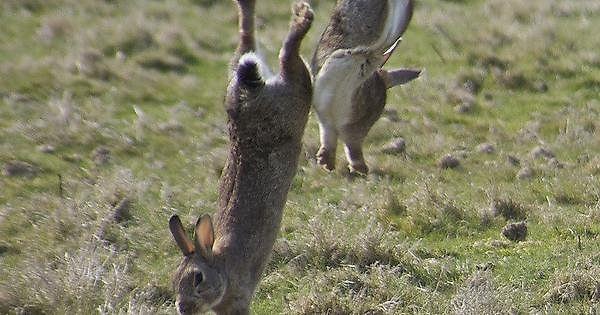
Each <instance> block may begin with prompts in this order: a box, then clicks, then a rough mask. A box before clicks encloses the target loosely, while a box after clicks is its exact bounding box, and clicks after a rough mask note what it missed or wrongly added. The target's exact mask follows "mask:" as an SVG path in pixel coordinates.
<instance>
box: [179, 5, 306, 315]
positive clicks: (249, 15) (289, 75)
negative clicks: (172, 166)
mask: <svg viewBox="0 0 600 315" xmlns="http://www.w3.org/2000/svg"><path fill="white" fill-rule="evenodd" d="M237 4H238V8H239V25H240V41H239V45H238V48H237V51H236V54H235V57H234V59H233V61H232V73H231V78H230V84H229V87H228V89H227V95H226V98H225V108H226V111H227V114H228V123H227V125H228V131H229V139H230V146H229V155H228V158H227V162H226V164H225V168H224V170H223V173H222V176H221V180H220V183H219V209H218V211H217V213H216V217H215V224H214V238H211V237H210V235H212V233H209V232H206V231H204V232H202V231H203V230H202V228H201V227H200V226H201V225H202V224H203V223H202V222H206V220H209V219H204V221H203V220H202V219H201V220H200V221H199V222H198V225H197V228H196V244H199V245H197V246H193V248H195V249H192V250H191V252H192V253H188V254H186V251H187V252H190V246H189V244H190V243H191V242H189V241H182V243H183V245H181V244H180V241H178V244H179V247H180V248H181V249H182V251H183V253H184V255H186V256H187V257H186V258H184V261H183V262H182V267H180V271H179V272H178V273H177V275H176V277H175V279H176V281H175V282H176V283H175V289H176V290H178V298H177V301H178V308H179V311H180V312H181V313H187V311H188V310H189V313H193V312H196V311H201V310H202V311H203V310H206V309H207V308H211V309H213V310H214V311H216V312H217V314H247V313H248V312H249V305H250V301H251V298H252V296H253V294H254V291H255V289H256V286H257V284H258V282H259V279H260V277H261V274H262V272H263V270H264V268H265V265H266V263H267V262H268V260H269V257H270V254H271V251H272V247H273V244H274V242H275V238H276V236H277V233H278V232H279V227H280V223H281V218H282V212H283V208H284V205H285V202H286V198H287V193H288V190H289V188H290V184H291V181H292V178H293V177H294V175H295V173H296V168H297V164H298V157H299V154H300V150H301V140H302V135H303V133H304V127H305V125H306V121H307V119H308V112H309V109H310V102H311V95H312V87H311V78H310V74H309V72H308V70H307V68H306V65H305V64H304V62H303V61H302V59H301V58H300V55H299V48H300V43H301V41H302V39H303V37H304V36H305V34H306V33H307V32H308V29H309V28H310V25H311V22H312V19H313V13H312V11H311V9H310V7H309V6H308V4H306V3H305V2H300V3H296V4H295V5H294V8H293V13H294V16H293V19H292V22H291V26H290V31H289V33H288V35H287V38H286V39H285V41H284V44H283V47H282V49H281V51H280V60H279V62H280V73H279V74H278V75H276V76H275V77H272V78H268V79H266V78H264V74H263V73H261V70H260V69H261V67H262V65H261V61H260V60H259V59H258V58H257V57H256V55H254V54H253V53H252V52H253V51H255V39H254V7H255V1H254V0H238V1H237ZM173 226H174V227H173V228H172V231H176V232H174V233H173V235H174V236H175V238H176V240H177V239H178V237H177V236H176V235H177V234H181V232H177V231H178V230H182V228H181V227H178V224H176V223H174V224H173ZM204 226H208V223H205V224H204ZM210 226H211V227H212V223H211V224H210ZM210 231H211V232H212V229H211V230H210ZM203 235H205V237H203ZM207 239H208V240H207ZM211 239H214V243H213V242H212V241H211ZM186 242H187V243H186ZM202 244H206V245H202ZM201 245H202V246H201ZM203 246H204V247H209V248H210V249H211V250H210V251H206V252H205V251H204V250H203V249H202V247H203ZM201 265H202V266H201ZM203 268H204V269H203ZM210 268H212V269H214V271H215V272H214V273H215V274H217V275H218V276H214V277H212V278H214V279H216V281H215V283H216V284H215V285H214V286H212V287H211V288H209V289H210V290H212V289H213V287H214V288H218V287H219V286H220V285H219V282H220V280H219V277H221V278H222V282H223V285H222V286H221V289H222V291H223V292H222V294H221V295H220V296H219V295H218V294H215V293H210V294H209V296H210V298H211V299H212V300H209V301H194V300H193V298H190V297H193V296H194V295H198V294H196V293H194V292H193V291H194V290H197V288H198V286H194V285H191V286H190V285H189V283H190V282H199V281H198V277H199V276H198V273H199V272H200V273H202V272H201V271H203V270H209V271H207V273H210ZM194 275H195V276H194ZM208 277H209V274H206V275H205V274H202V275H201V276H200V278H203V279H206V280H208ZM194 279H196V280H194ZM186 281H187V283H188V284H186ZM200 282H201V281H200ZM182 288H183V289H186V290H188V291H190V288H191V291H192V292H183V291H182ZM212 291H215V292H216V291H218V290H212ZM212 291H211V292H212ZM194 303H196V304H197V305H198V307H196V305H194Z"/></svg>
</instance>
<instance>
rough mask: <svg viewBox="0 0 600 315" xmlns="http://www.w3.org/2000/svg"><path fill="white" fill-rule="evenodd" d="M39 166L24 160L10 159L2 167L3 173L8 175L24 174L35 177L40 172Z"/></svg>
mask: <svg viewBox="0 0 600 315" xmlns="http://www.w3.org/2000/svg"><path fill="white" fill-rule="evenodd" d="M38 171H39V170H38V168H37V167H35V166H33V165H31V164H29V163H27V162H23V161H16V160H14V161H9V162H6V164H4V167H2V175H4V176H8V177H14V176H23V177H33V176H35V175H36V174H37V173H38Z"/></svg>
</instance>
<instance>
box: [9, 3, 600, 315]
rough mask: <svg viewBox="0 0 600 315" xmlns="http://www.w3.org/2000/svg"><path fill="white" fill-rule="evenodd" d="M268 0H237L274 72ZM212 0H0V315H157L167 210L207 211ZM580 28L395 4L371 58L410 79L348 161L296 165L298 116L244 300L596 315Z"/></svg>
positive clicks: (168, 297)
mask: <svg viewBox="0 0 600 315" xmlns="http://www.w3.org/2000/svg"><path fill="white" fill-rule="evenodd" d="M290 4H291V2H290V1H279V0H259V1H258V8H257V14H258V18H257V23H258V37H259V38H260V45H261V47H262V51H263V53H264V54H265V55H266V56H267V57H268V59H269V60H270V61H271V63H272V64H274V65H275V64H276V56H277V52H278V49H279V47H280V43H281V41H282V39H283V37H284V35H285V33H286V32H287V25H288V22H289V18H290ZM311 4H312V6H313V8H314V10H315V13H316V20H315V23H314V24H313V28H312V30H311V32H310V33H309V37H308V38H307V39H306V40H305V41H304V43H303V55H304V57H305V58H307V59H308V58H310V57H311V55H312V50H313V49H314V47H315V45H316V42H317V41H318V38H319V36H320V33H321V31H322V29H323V28H324V26H325V24H326V22H327V20H328V16H327V15H328V13H329V12H330V10H331V8H332V6H333V0H328V1H325V0H318V1H317V0H313V1H312V2H311ZM233 8H234V7H233V3H232V1H226V0H223V1H215V0H179V1H174V0H164V1H151V0H129V1H122V0H106V1H93V0H52V1H43V0H3V1H2V2H1V3H0V21H1V27H0V168H1V169H0V171H1V174H0V313H1V314H4V313H9V314H53V313H64V314H90V313H102V314H105V313H110V314H114V313H119V314H121V313H123V314H125V313H132V314H144V313H163V314H173V313H175V309H174V307H173V303H174V301H173V297H174V294H173V292H172V289H171V287H170V274H171V273H172V271H173V270H174V268H175V267H176V266H177V263H178V261H179V259H180V254H179V251H178V249H177V247H176V246H175V243H174V241H173V240H172V238H171V235H170V233H169V232H168V229H167V220H168V218H169V217H170V215H171V214H173V213H177V214H179V215H180V216H181V217H182V219H183V221H184V224H186V225H190V226H191V224H192V222H195V219H196V218H197V217H198V216H199V215H200V214H202V213H212V212H214V210H215V208H216V199H217V188H216V187H217V181H218V178H219V176H220V171H221V168H222V167H223V165H224V160H225V157H226V156H225V153H226V150H227V134H226V129H225V121H226V116H225V112H224V110H223V108H222V102H223V96H224V92H225V86H226V77H227V67H228V62H229V59H230V57H231V55H232V52H233V49H234V47H235V44H236V35H237V31H236V21H237V17H236V13H235V11H234V9H233ZM598 29H600V3H599V2H598V1H597V0H531V1H520V0H487V1H483V0H479V1H478V0H453V1H450V0H446V1H442V0H419V1H417V8H416V12H415V15H414V17H413V21H412V23H411V25H410V27H409V29H408V31H407V33H406V34H405V36H404V41H403V42H402V44H401V46H400V47H399V49H398V50H397V52H396V53H395V55H394V56H393V57H392V58H391V59H390V62H389V63H388V66H389V67H394V66H408V67H418V68H422V69H424V74H423V75H422V77H421V78H420V79H419V80H417V81H414V82H412V83H410V84H409V85H406V86H402V87H400V88H394V89H393V90H391V91H390V92H389V93H388V105H387V107H386V108H387V110H386V112H385V114H384V115H383V117H382V119H380V121H378V122H377V123H376V124H375V126H374V128H373V129H372V130H371V133H370V134H369V136H368V138H367V141H366V144H365V154H366V158H367V163H368V164H369V165H370V168H371V169H372V172H371V174H370V175H368V176H367V177H365V178H355V177H352V176H349V175H348V174H347V170H346V169H345V166H344V165H343V164H342V163H343V161H344V159H343V157H342V156H341V153H340V155H339V156H338V164H339V167H338V170H336V171H335V172H332V173H326V172H324V171H323V170H321V169H319V168H318V167H317V166H316V162H315V160H314V153H315V152H316V150H317V148H318V144H319V143H318V128H317V124H316V118H315V116H314V114H311V117H310V120H309V123H308V126H307V129H306V132H305V138H304V150H303V151H304V156H303V157H301V159H300V166H299V169H298V174H297V176H296V178H295V180H294V182H293V185H292V189H291V191H290V194H289V198H288V203H287V206H286V209H285V214H284V220H283V224H282V230H281V234H280V239H279V240H278V241H277V243H276V245H275V249H274V253H273V258H272V261H271V262H270V264H269V265H268V267H267V270H266V272H265V274H264V279H263V281H262V282H261V284H260V286H259V289H258V291H257V294H256V298H255V300H254V303H253V312H254V313H256V314H322V313H327V314H346V313H354V314H363V313H369V314H415V313H420V314H505V313H511V314H523V313H534V314H538V313H548V314H556V313H570V314H599V313H600V50H599V49H598V48H599V47H600V36H598V34H597V30H598ZM398 138H402V140H404V142H405V144H406V147H405V149H404V150H402V148H398V147H396V149H397V150H392V149H390V143H392V142H394V141H396V142H398V141H401V140H399V139H398ZM446 155H450V156H451V157H453V158H454V159H455V161H457V162H458V163H454V164H455V165H450V164H452V163H450V164H449V163H448V161H449V160H450V158H444V156H446ZM456 164H457V165H456ZM448 166H455V167H448ZM521 221H525V222H526V224H527V227H528V235H527V238H526V239H525V240H524V241H520V242H514V241H510V240H508V239H507V238H505V237H504V236H503V235H502V233H501V232H502V230H503V228H504V227H505V225H507V224H508V223H514V222H521Z"/></svg>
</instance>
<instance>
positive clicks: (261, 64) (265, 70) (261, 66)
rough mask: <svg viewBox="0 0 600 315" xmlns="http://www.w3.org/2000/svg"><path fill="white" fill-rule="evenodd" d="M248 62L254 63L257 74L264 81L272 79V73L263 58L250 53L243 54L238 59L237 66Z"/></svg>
mask: <svg viewBox="0 0 600 315" xmlns="http://www.w3.org/2000/svg"><path fill="white" fill-rule="evenodd" d="M248 62H252V63H256V65H257V66H258V73H259V74H260V76H261V77H262V78H263V79H264V80H265V81H266V80H268V79H270V78H272V77H273V72H271V69H270V68H269V66H268V65H267V63H266V62H265V61H264V58H262V56H260V55H259V54H257V53H256V52H253V51H251V52H248V53H245V54H243V55H242V56H241V57H240V60H239V61H238V64H240V65H241V64H245V63H248Z"/></svg>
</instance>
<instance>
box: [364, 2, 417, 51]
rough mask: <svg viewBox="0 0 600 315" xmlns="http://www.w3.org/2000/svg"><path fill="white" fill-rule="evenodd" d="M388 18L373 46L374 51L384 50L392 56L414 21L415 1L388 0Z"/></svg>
mask: <svg viewBox="0 0 600 315" xmlns="http://www.w3.org/2000/svg"><path fill="white" fill-rule="evenodd" d="M387 5H388V7H387V12H388V13H387V16H386V17H385V23H384V25H383V30H382V32H381V35H380V36H379V38H378V40H377V41H376V42H375V43H374V44H373V45H372V46H371V47H372V48H374V49H383V50H384V51H387V52H388V53H390V54H391V51H390V49H391V50H393V47H394V46H395V45H397V43H398V39H399V38H400V37H402V34H404V31H406V28H407V27H408V23H410V20H411V19H412V15H413V10H414V3H413V0H388V3H387Z"/></svg>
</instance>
